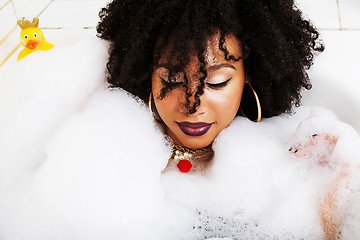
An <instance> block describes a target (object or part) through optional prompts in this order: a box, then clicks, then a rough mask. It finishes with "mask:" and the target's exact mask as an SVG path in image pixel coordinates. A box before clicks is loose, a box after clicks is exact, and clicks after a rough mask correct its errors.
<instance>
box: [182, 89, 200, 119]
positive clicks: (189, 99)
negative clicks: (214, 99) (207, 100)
mask: <svg viewBox="0 0 360 240" xmlns="http://www.w3.org/2000/svg"><path fill="white" fill-rule="evenodd" d="M181 98H182V99H179V111H180V112H182V113H184V114H185V115H187V116H190V115H193V114H198V115H202V114H205V113H206V111H205V108H204V104H203V99H201V95H199V94H196V93H193V94H186V93H185V94H183V96H182V97H181Z"/></svg>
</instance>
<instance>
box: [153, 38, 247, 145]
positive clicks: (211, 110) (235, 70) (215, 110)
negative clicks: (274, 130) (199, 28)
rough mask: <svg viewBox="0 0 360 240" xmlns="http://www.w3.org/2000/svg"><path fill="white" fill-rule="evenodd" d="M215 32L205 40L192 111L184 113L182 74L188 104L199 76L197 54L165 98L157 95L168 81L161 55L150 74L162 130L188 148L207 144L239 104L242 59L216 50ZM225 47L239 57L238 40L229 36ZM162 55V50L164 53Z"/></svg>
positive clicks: (192, 100)
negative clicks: (201, 84)
mask: <svg viewBox="0 0 360 240" xmlns="http://www.w3.org/2000/svg"><path fill="white" fill-rule="evenodd" d="M218 46H219V35H213V36H212V37H211V38H210V39H209V41H208V42H207V50H206V59H205V60H206V70H207V78H206V79H205V87H204V93H203V94H202V95H201V96H200V105H199V107H198V108H197V110H196V112H195V113H193V114H190V115H189V114H188V111H187V110H186V109H185V108H184V105H185V101H186V98H185V87H184V86H182V84H180V83H184V75H185V74H186V77H187V79H188V85H187V87H188V88H189V89H190V90H191V91H190V92H191V93H192V96H191V97H190V98H189V100H190V101H191V103H193V102H194V101H195V98H194V94H195V93H196V90H197V87H198V85H199V78H200V77H201V76H202V74H201V72H200V71H199V61H198V59H197V57H195V56H193V57H191V58H190V62H189V64H188V65H187V66H186V68H185V69H184V71H183V72H182V73H179V74H177V75H176V82H179V84H178V85H176V86H175V87H174V88H173V89H172V91H170V92H169V93H168V94H167V95H166V97H165V98H163V99H161V98H160V97H159V95H160V91H161V89H162V88H164V87H165V85H164V83H163V82H164V81H169V79H168V74H169V69H167V68H166V67H163V66H164V65H167V64H168V63H167V62H165V59H167V58H166V56H165V57H163V58H161V59H160V62H159V64H158V66H159V67H157V68H156V69H155V70H154V72H153V74H152V93H153V96H154V102H155V106H156V108H157V111H158V113H159V115H160V117H161V119H162V120H163V121H164V123H165V125H166V133H167V134H168V135H169V137H171V139H172V140H173V141H174V143H176V144H179V145H181V146H185V147H189V148H202V147H206V146H208V145H210V144H211V143H212V142H213V141H214V139H215V138H216V136H217V135H218V134H219V133H220V132H221V131H222V130H223V129H224V128H226V127H227V126H229V124H230V123H231V121H232V120H233V119H234V118H235V116H236V113H237V111H238V109H239V106H240V101H241V96H242V92H243V87H244V83H245V73H244V65H243V61H242V60H239V61H233V60H225V54H224V52H223V51H221V50H220V49H219V47H218ZM225 47H226V48H227V50H228V51H229V55H234V56H235V57H239V56H242V55H241V54H242V51H241V47H240V43H239V41H238V40H237V39H236V38H235V37H234V36H232V35H229V36H227V37H226V42H225ZM164 55H166V53H165V54H164Z"/></svg>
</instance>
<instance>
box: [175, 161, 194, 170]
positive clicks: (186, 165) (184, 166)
mask: <svg viewBox="0 0 360 240" xmlns="http://www.w3.org/2000/svg"><path fill="white" fill-rule="evenodd" d="M176 166H177V167H178V168H179V170H180V172H183V173H187V172H189V171H190V169H191V168H192V163H191V162H190V161H189V160H187V159H182V160H180V161H179V162H178V163H177V165H176Z"/></svg>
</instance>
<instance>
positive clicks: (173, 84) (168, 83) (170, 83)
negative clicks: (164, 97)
mask: <svg viewBox="0 0 360 240" xmlns="http://www.w3.org/2000/svg"><path fill="white" fill-rule="evenodd" d="M159 78H160V79H161V83H162V84H163V85H165V86H179V85H181V84H184V83H183V82H170V81H166V80H165V79H164V78H162V77H159Z"/></svg>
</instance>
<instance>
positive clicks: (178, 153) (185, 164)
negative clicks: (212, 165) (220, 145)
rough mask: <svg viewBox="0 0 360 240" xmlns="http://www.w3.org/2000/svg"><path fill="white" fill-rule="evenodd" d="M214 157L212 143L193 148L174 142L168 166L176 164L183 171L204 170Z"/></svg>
mask: <svg viewBox="0 0 360 240" xmlns="http://www.w3.org/2000/svg"><path fill="white" fill-rule="evenodd" d="M213 157H214V151H213V150H212V145H209V146H207V147H205V148H199V149H192V148H187V147H183V146H180V145H177V144H174V145H173V151H172V155H171V157H170V159H169V164H168V167H172V166H176V167H177V168H178V169H179V170H180V171H181V172H189V171H190V170H191V171H199V170H200V171H203V170H205V169H206V167H207V165H208V164H209V162H210V161H211V160H212V158H213Z"/></svg>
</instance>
